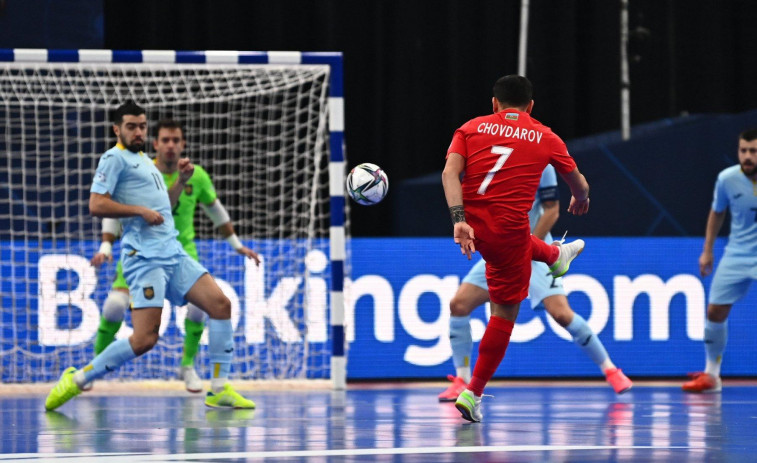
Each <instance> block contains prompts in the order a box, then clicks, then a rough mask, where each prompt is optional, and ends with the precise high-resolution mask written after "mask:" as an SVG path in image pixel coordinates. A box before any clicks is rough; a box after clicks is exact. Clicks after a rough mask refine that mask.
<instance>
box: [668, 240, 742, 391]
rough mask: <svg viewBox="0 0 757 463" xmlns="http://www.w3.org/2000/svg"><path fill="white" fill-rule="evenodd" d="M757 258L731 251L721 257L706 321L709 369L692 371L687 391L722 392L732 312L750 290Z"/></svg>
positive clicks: (705, 347) (685, 385)
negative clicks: (751, 273) (723, 360)
mask: <svg viewBox="0 0 757 463" xmlns="http://www.w3.org/2000/svg"><path fill="white" fill-rule="evenodd" d="M750 269H754V263H753V259H744V258H734V257H730V256H728V255H727V254H726V255H725V256H723V258H722V259H720V263H719V264H718V267H717V269H716V270H715V274H714V275H713V277H712V283H711V285H710V302H709V304H708V306H707V317H706V318H705V321H704V350H705V371H703V372H698V373H694V374H692V375H691V376H692V379H691V380H690V381H687V382H686V383H684V384H683V386H682V389H683V390H684V391H687V392H720V391H721V389H722V387H723V386H722V382H721V380H720V365H721V362H722V358H723V354H724V353H725V347H726V343H727V341H728V315H729V314H730V311H731V307H732V306H733V304H734V303H735V302H737V301H739V300H740V299H742V298H743V297H744V296H746V294H747V292H748V291H749V287H750V285H751V283H752V279H751V277H750V274H749V272H750Z"/></svg>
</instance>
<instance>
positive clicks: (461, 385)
mask: <svg viewBox="0 0 757 463" xmlns="http://www.w3.org/2000/svg"><path fill="white" fill-rule="evenodd" d="M447 379H448V380H450V381H452V384H450V386H449V387H448V388H447V390H445V391H444V392H442V393H441V394H439V402H454V401H456V400H457V396H459V395H460V394H461V393H462V392H463V391H464V390H465V388H466V387H467V386H468V385H467V384H465V381H464V380H463V378H460V377H459V376H452V375H447Z"/></svg>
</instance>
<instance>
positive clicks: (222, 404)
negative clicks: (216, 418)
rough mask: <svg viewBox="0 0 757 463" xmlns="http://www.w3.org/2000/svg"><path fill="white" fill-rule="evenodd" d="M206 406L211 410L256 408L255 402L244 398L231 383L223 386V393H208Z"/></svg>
mask: <svg viewBox="0 0 757 463" xmlns="http://www.w3.org/2000/svg"><path fill="white" fill-rule="evenodd" d="M205 405H207V406H208V407H211V408H246V409H252V408H255V402H253V401H252V400H250V399H245V398H244V397H242V396H241V395H240V394H239V393H238V392H237V391H235V390H234V389H233V388H232V387H231V384H229V383H226V384H224V385H223V390H222V391H221V392H216V393H213V392H208V395H207V396H206V397H205Z"/></svg>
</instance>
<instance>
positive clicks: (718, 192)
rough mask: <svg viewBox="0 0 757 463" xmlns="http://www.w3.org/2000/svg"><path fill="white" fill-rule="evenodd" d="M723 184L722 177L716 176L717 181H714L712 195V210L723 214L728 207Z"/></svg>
mask: <svg viewBox="0 0 757 463" xmlns="http://www.w3.org/2000/svg"><path fill="white" fill-rule="evenodd" d="M724 183H725V182H723V178H722V175H718V179H717V180H715V190H714V191H713V193H712V210H713V211H715V212H723V211H724V210H726V208H727V207H728V195H727V194H726V192H725V185H724Z"/></svg>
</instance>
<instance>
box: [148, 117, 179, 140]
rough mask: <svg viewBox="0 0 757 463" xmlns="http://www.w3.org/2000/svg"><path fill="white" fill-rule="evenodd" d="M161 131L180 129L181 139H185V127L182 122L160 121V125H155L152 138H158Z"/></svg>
mask: <svg viewBox="0 0 757 463" xmlns="http://www.w3.org/2000/svg"><path fill="white" fill-rule="evenodd" d="M160 129H171V130H173V129H179V130H181V138H184V126H182V125H181V122H179V121H175V120H173V119H161V120H159V121H158V123H157V124H156V125H155V128H154V129H153V134H152V136H153V137H155V138H158V134H159V133H160Z"/></svg>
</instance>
